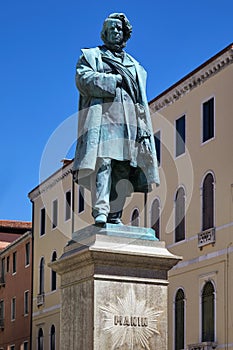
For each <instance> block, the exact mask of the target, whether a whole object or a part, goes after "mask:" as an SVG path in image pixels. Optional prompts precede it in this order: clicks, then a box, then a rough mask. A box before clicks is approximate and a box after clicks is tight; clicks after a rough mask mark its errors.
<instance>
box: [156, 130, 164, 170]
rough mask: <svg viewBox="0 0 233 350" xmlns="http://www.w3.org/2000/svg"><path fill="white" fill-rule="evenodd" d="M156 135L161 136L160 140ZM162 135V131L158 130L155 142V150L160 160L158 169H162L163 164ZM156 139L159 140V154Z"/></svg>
mask: <svg viewBox="0 0 233 350" xmlns="http://www.w3.org/2000/svg"><path fill="white" fill-rule="evenodd" d="M156 134H159V138H158V137H156ZM161 135H162V131H161V129H158V130H156V132H155V133H154V142H155V149H156V155H157V160H158V167H161V164H162V142H161V139H162V137H161ZM156 139H157V140H159V152H158V149H157V147H156V141H155V140H156ZM158 158H159V159H158Z"/></svg>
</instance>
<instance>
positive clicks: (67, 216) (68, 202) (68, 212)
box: [65, 191, 71, 220]
mask: <svg viewBox="0 0 233 350" xmlns="http://www.w3.org/2000/svg"><path fill="white" fill-rule="evenodd" d="M65 205H66V214H65V220H69V219H70V217H71V191H68V192H66V204H65Z"/></svg>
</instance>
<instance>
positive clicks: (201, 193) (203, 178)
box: [200, 170, 216, 232]
mask: <svg viewBox="0 0 233 350" xmlns="http://www.w3.org/2000/svg"><path fill="white" fill-rule="evenodd" d="M208 174H211V175H212V176H213V179H214V184H213V185H214V218H213V221H214V227H215V226H216V203H215V202H216V200H215V199H216V177H215V174H214V172H213V171H212V170H207V171H206V172H205V174H204V175H203V177H202V180H201V186H200V232H202V222H203V220H202V215H203V214H202V211H203V210H202V209H203V185H204V180H205V178H206V176H207V175H208Z"/></svg>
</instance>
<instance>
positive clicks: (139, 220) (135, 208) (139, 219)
mask: <svg viewBox="0 0 233 350" xmlns="http://www.w3.org/2000/svg"><path fill="white" fill-rule="evenodd" d="M134 210H137V211H138V226H133V225H132V217H133V212H134ZM140 224H141V218H140V210H139V208H138V207H134V208H133V210H132V211H131V215H130V225H131V226H133V227H140Z"/></svg>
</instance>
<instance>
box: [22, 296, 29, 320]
mask: <svg viewBox="0 0 233 350" xmlns="http://www.w3.org/2000/svg"><path fill="white" fill-rule="evenodd" d="M26 293H28V313H25V301H26ZM29 305H30V303H29V290H25V291H24V310H23V314H24V316H28V315H29V307H30V306H29Z"/></svg>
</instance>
